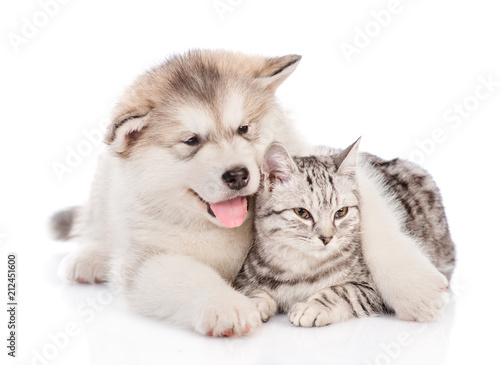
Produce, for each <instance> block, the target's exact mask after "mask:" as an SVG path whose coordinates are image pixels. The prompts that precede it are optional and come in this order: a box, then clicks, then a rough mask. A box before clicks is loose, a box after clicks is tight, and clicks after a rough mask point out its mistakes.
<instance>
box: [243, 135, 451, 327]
mask: <svg viewBox="0 0 500 365" xmlns="http://www.w3.org/2000/svg"><path fill="white" fill-rule="evenodd" d="M358 143H359V142H356V143H355V144H353V145H352V146H351V147H349V148H348V149H346V150H344V151H342V152H336V153H333V154H331V155H323V156H310V157H300V158H293V159H292V158H291V157H290V156H289V155H288V153H287V152H286V151H285V150H284V148H283V147H282V146H280V145H278V144H273V145H272V146H271V147H270V148H269V149H268V151H267V153H266V156H265V159H264V164H263V168H262V169H263V174H264V180H263V186H262V187H261V189H260V191H259V193H258V195H257V198H256V216H255V231H256V235H255V243H254V245H253V246H252V248H251V250H250V252H249V255H248V257H247V260H246V262H245V265H244V267H243V268H242V270H241V272H240V274H239V276H238V278H237V279H236V281H235V287H236V288H238V289H239V290H240V291H242V292H243V293H245V294H246V295H247V296H249V297H251V298H252V300H253V301H254V302H255V303H256V305H257V307H258V309H259V311H260V313H261V317H262V320H263V321H266V320H268V319H269V317H270V316H272V315H274V314H275V313H276V312H277V311H280V312H285V313H288V316H289V319H290V321H291V322H292V323H293V324H295V325H297V326H306V327H310V326H324V325H328V324H330V323H334V322H339V321H343V320H347V319H349V318H354V317H366V316H374V315H379V314H386V313H391V312H392V309H391V308H389V306H388V305H387V304H386V303H384V301H383V299H382V297H381V296H380V294H379V293H378V291H377V290H376V288H375V285H374V283H373V280H372V278H371V275H370V272H369V269H368V266H367V265H366V263H365V260H364V258H363V249H362V245H361V236H362V235H361V228H362V224H361V220H362V216H361V212H362V210H361V205H362V201H361V198H360V193H359V189H358V183H357V178H356V169H357V163H358V162H357V161H358V153H357V148H358ZM359 159H360V160H363V161H364V163H365V164H367V165H370V166H371V168H375V169H376V170H380V172H381V173H382V176H383V177H384V178H385V180H386V182H387V184H388V187H389V188H391V187H392V190H394V193H395V195H394V199H396V200H398V201H399V203H400V204H401V205H402V206H403V208H404V209H403V210H405V211H406V212H407V218H408V219H407V220H406V222H405V225H406V229H407V231H408V232H409V233H411V234H412V235H413V236H415V237H417V238H419V239H421V241H422V246H423V251H424V252H425V253H426V254H427V255H429V257H430V258H431V261H432V263H433V264H434V265H435V266H436V267H437V268H438V269H439V270H440V271H441V272H442V273H443V274H445V275H446V276H447V277H448V279H449V277H450V275H451V272H452V269H453V264H454V250H453V243H452V242H451V239H450V238H449V233H448V226H447V223H446V218H445V215H444V210H443V207H442V204H441V201H440V195H439V191H438V190H437V188H436V187H435V184H434V183H433V182H432V179H431V178H430V177H429V175H428V174H427V173H425V171H423V170H422V169H420V168H416V167H415V166H414V165H413V164H410V163H409V162H406V161H401V160H394V161H391V162H385V161H383V160H380V159H378V158H376V157H374V156H371V155H365V154H362V155H360V158H359ZM413 167H415V169H414V170H412V168H413ZM410 185H411V188H410ZM304 212H307V214H306V213H304Z"/></svg>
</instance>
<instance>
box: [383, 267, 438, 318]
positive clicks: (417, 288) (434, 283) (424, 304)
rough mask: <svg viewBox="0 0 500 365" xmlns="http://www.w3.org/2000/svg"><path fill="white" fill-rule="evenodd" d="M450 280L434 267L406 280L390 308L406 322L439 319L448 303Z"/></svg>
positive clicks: (396, 293)
mask: <svg viewBox="0 0 500 365" xmlns="http://www.w3.org/2000/svg"><path fill="white" fill-rule="evenodd" d="M447 288H448V280H447V279H446V277H445V276H444V275H443V274H441V273H440V272H439V271H438V270H437V269H435V268H434V267H432V268H428V269H427V270H423V271H421V272H420V273H419V274H418V275H413V276H411V277H407V278H406V282H405V283H404V285H401V286H400V287H399V288H398V290H397V291H396V292H395V295H394V297H393V298H392V301H391V303H390V306H392V308H393V309H394V311H395V312H396V316H397V317H398V318H400V319H402V320H406V321H416V322H428V321H432V320H435V319H437V318H439V316H440V315H441V313H442V309H443V307H444V305H445V303H446V302H447V301H448V293H447Z"/></svg>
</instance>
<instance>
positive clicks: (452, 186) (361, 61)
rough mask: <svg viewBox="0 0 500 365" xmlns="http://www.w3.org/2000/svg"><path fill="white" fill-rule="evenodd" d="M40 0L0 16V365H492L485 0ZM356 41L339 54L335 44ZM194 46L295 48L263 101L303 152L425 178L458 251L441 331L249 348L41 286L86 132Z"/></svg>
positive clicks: (260, 338) (400, 330) (280, 337)
mask: <svg viewBox="0 0 500 365" xmlns="http://www.w3.org/2000/svg"><path fill="white" fill-rule="evenodd" d="M61 1H62V0H61ZM46 2H50V1H48V0H41V1H33V0H30V1H17V2H14V1H8V2H7V1H3V2H2V5H1V9H0V24H1V31H0V34H1V41H0V52H1V57H0V66H1V67H0V102H1V119H2V121H1V129H0V159H1V171H2V172H1V179H0V184H1V185H0V186H1V189H0V248H1V263H0V268H1V269H0V277H2V276H4V275H6V274H5V273H6V261H7V260H6V257H7V253H8V252H16V253H17V254H18V295H19V297H18V300H19V303H20V304H19V307H18V317H17V324H18V329H19V332H18V335H17V346H18V358H17V359H16V360H15V361H13V360H11V359H10V358H9V357H8V356H7V355H6V352H7V349H6V345H7V341H6V338H7V322H8V319H7V316H6V309H5V310H4V309H3V308H4V305H5V307H6V303H7V299H6V291H7V281H6V278H5V279H1V280H0V282H1V283H2V284H1V285H0V287H1V288H4V289H2V290H0V292H1V293H2V294H1V295H0V297H1V298H2V303H5V304H2V305H1V306H0V310H1V312H2V315H0V320H1V321H0V333H1V337H0V338H1V340H0V345H1V346H0V348H1V350H0V351H1V354H0V357H1V359H2V360H1V362H2V364H3V363H5V362H4V359H9V361H10V362H9V363H13V364H90V363H92V364H155V363H162V364H180V363H202V362H203V363H204V364H210V363H217V364H235V363H237V364H281V363H283V364H284V363H287V364H292V363H314V364H316V363H318V364H320V363H335V364H378V365H381V364H405V365H406V364H486V363H489V364H492V363H498V361H499V360H498V352H497V350H498V328H499V327H500V320H499V316H498V299H499V295H498V279H499V274H498V267H499V264H498V257H499V256H500V249H499V246H500V245H499V244H500V241H499V238H498V236H497V234H496V232H497V228H498V221H499V218H500V216H499V213H498V206H499V205H500V199H499V193H498V186H499V183H500V181H499V180H500V179H499V177H498V176H499V174H498V172H497V170H498V157H500V156H499V154H498V148H497V145H498V143H499V142H498V136H497V134H498V133H497V132H498V127H497V126H498V122H499V117H500V42H499V37H500V20H499V14H500V4H497V2H496V1H493V0H491V1H486V0H470V1H458V0H454V1H452V0H443V1H433V0H419V1H409V0H401V1H400V2H398V1H392V2H391V1H366V0H365V1H289V0H288V1H285V0H281V1H265V0H254V1H251V0H232V1H231V0H222V1H219V2H218V3H219V4H220V3H222V4H232V5H228V6H229V7H230V10H226V11H225V12H224V13H223V14H222V15H220V14H218V12H217V11H216V9H215V8H214V1H212V0H205V1H201V0H199V1H163V2H160V1H150V0H142V1H140V2H139V1H135V2H133V1H118V0H113V1H106V2H104V1H77V0H73V1H67V3H66V4H61V5H59V6H58V7H57V8H56V7H54V6H51V7H48V8H47V7H46V6H45V8H46V9H48V10H43V8H44V6H42V5H41V4H43V3H46ZM215 3H217V2H215ZM394 4H396V5H397V4H399V5H397V6H396V5H394ZM387 9H390V10H392V11H393V13H392V15H391V16H390V17H388V16H387ZM42 12H45V14H46V15H44V14H43V13H42ZM49 13H50V14H49ZM377 14H378V15H377ZM381 14H385V16H384V15H381ZM376 18H378V23H376V22H377V20H376ZM381 22H382V23H384V24H383V25H380V23H381ZM28 23H31V24H35V23H36V24H37V25H34V27H35V28H33V25H31V26H30V25H29V24H28ZM377 24H378V25H377ZM23 32H24V33H23ZM361 32H363V33H365V34H366V32H368V33H369V34H370V35H369V36H365V38H364V39H363V36H362V35H360V33H361ZM21 37H24V39H25V40H24V41H20V40H19V39H20V38H21ZM366 37H368V38H366ZM13 39H15V40H17V42H22V43H18V44H17V46H16V45H15V43H16V41H13ZM355 40H356V41H357V42H358V43H357V45H358V46H359V47H358V48H357V53H354V54H352V57H350V59H349V57H346V55H345V53H344V52H343V51H342V45H344V46H345V45H346V44H350V45H351V46H353V47H354V46H355V43H354V41H355ZM360 42H361V43H360ZM194 47H200V48H226V49H232V50H239V51H243V52H247V53H257V54H265V55H271V56H277V55H283V54H288V53H298V54H302V55H303V59H302V61H301V64H300V66H299V67H298V69H297V71H296V72H295V74H293V75H292V76H291V77H290V79H289V80H287V81H286V82H285V84H284V85H283V86H282V87H281V88H280V89H279V91H278V96H279V98H280V100H281V102H282V104H283V105H284V106H285V107H286V108H287V109H289V110H290V111H291V112H292V115H293V116H294V118H295V119H296V121H297V125H298V126H299V128H300V129H301V130H302V131H303V132H304V134H305V135H306V136H307V137H308V139H309V141H310V142H312V143H316V144H320V143H321V144H327V145H331V146H336V147H344V146H347V145H348V144H350V143H351V142H353V141H354V140H355V139H356V138H357V137H358V136H360V135H362V136H363V142H362V149H364V150H366V151H370V152H372V153H375V154H378V155H380V156H382V157H384V158H393V157H397V156H399V157H405V158H408V157H413V158H414V159H418V160H419V161H420V162H422V164H423V165H424V166H425V167H426V168H427V169H429V170H430V171H431V173H432V174H433V175H434V176H435V179H436V181H437V182H438V184H439V186H440V187H441V190H442V193H443V197H444V202H445V206H446V208H447V214H448V218H449V222H450V227H451V232H452V236H453V238H454V241H455V242H456V245H457V250H458V266H457V270H456V274H455V277H454V280H453V283H452V288H453V295H452V300H451V302H450V303H449V304H448V305H447V306H446V307H445V310H444V316H443V318H442V319H440V320H438V321H436V322H433V323H430V324H428V325H421V324H416V323H407V322H402V321H398V320H396V319H394V318H377V319H364V320H352V321H349V322H345V323H341V324H336V325H332V326H329V327H326V328H317V329H303V328H294V327H293V326H292V325H291V324H290V323H289V322H288V320H287V319H286V317H285V316H278V317H276V318H274V319H273V320H271V321H270V322H269V323H268V324H265V325H264V326H263V327H261V328H260V329H259V330H257V331H256V332H255V333H254V334H253V335H252V336H250V337H247V338H241V339H212V338H206V337H203V336H199V335H196V334H194V333H191V332H189V331H185V330H181V329H178V328H173V327H172V326H170V325H168V324H165V323H160V322H155V321H150V320H146V319H143V318H139V317H136V316H133V315H131V314H129V313H127V312H126V311H124V310H123V309H122V306H121V305H120V304H119V301H118V300H117V299H116V298H114V297H113V296H112V295H111V294H109V292H108V291H107V289H106V288H105V287H104V286H88V285H77V284H67V283H64V282H62V281H61V280H60V279H59V278H58V277H57V275H56V272H57V267H58V264H59V262H60V260H61V258H62V257H63V256H64V255H65V254H66V253H68V252H70V251H71V249H73V245H72V244H70V243H58V242H54V241H52V240H51V239H50V238H49V237H48V235H47V232H46V228H45V227H46V222H47V219H48V217H49V216H50V214H52V212H54V211H56V210H58V209H60V208H63V207H66V206H70V205H74V204H80V203H81V202H83V201H84V200H85V199H86V196H87V194H88V191H89V185H90V182H91V180H92V177H93V170H94V168H95V165H96V160H97V155H98V153H99V151H100V150H102V147H100V146H94V145H93V144H90V142H89V140H88V138H89V137H87V136H88V135H89V133H91V131H94V132H93V133H97V132H95V131H96V130H97V129H98V128H99V123H100V122H101V121H102V120H103V119H105V118H107V117H108V115H109V112H110V111H111V108H112V106H113V103H114V101H115V100H116V98H117V97H118V96H119V94H120V92H121V90H122V88H123V87H124V86H125V85H126V84H128V83H129V82H131V81H132V79H133V78H134V77H135V76H136V75H138V74H139V73H141V72H142V71H144V70H146V69H147V68H148V67H150V66H151V65H155V64H157V63H159V62H161V61H162V59H164V57H166V56H168V55H169V54H172V53H174V52H183V51H185V50H187V49H189V48H194ZM488 78H489V79H490V80H492V81H493V83H492V85H491V86H490V91H489V92H487V89H486V88H484V87H482V86H480V85H481V79H483V80H487V79H488ZM478 97H479V98H480V99H481V100H479V99H478ZM453 108H462V109H463V110H464V111H465V112H464V114H462V117H457V115H458V114H454V113H455V112H453ZM457 110H458V109H457ZM465 113H467V114H465ZM452 117H454V119H452ZM431 138H434V139H435V141H434V142H432V143H431V142H430V139H431ZM85 141H87V142H85ZM85 146H86V147H89V146H91V147H90V149H89V148H87V150H85V149H83V150H82V148H84V147H85ZM78 147H80V150H82V151H84V153H85V154H86V155H85V156H82V157H81V159H80V160H73V167H71V168H68V169H69V170H71V171H68V172H66V173H64V174H63V175H62V176H60V178H58V176H57V174H56V173H55V171H54V169H53V165H54V164H55V163H59V164H64V165H67V161H66V159H67V158H69V157H68V156H69V155H70V154H71V153H70V152H69V151H71V150H77V149H78ZM4 293H5V294H4ZM42 357H43V358H42Z"/></svg>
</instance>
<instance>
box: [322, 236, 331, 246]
mask: <svg viewBox="0 0 500 365" xmlns="http://www.w3.org/2000/svg"><path fill="white" fill-rule="evenodd" d="M332 238H333V237H325V236H320V237H319V239H320V240H321V241H322V242H323V244H324V245H325V246H326V245H327V244H329V243H330V241H331V240H332Z"/></svg>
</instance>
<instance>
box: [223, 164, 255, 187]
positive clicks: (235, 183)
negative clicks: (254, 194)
mask: <svg viewBox="0 0 500 365" xmlns="http://www.w3.org/2000/svg"><path fill="white" fill-rule="evenodd" d="M249 175H250V173H249V172H248V169H247V168H246V167H237V168H235V169H232V170H227V171H226V172H225V173H224V174H223V175H222V180H224V182H225V183H226V184H227V186H229V188H230V189H233V190H240V189H243V188H244V187H245V186H247V184H248V180H250V176H249Z"/></svg>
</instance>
